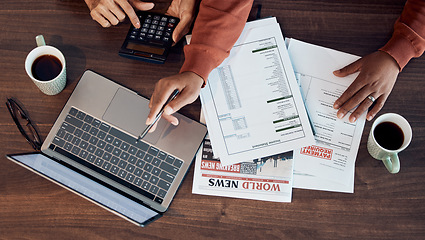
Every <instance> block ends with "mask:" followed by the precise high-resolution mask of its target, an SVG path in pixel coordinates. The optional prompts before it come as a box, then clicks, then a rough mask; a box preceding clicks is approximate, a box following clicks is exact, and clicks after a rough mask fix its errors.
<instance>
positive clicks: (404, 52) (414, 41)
mask: <svg viewBox="0 0 425 240" xmlns="http://www.w3.org/2000/svg"><path fill="white" fill-rule="evenodd" d="M379 50H381V51H384V52H386V53H388V54H390V55H391V56H392V57H393V58H394V59H395V60H396V61H397V63H398V65H399V67H400V71H401V70H402V69H403V68H404V67H405V66H406V64H407V63H408V62H409V61H410V59H412V58H414V57H419V56H421V55H422V54H423V52H424V50H425V1H424V0H408V1H407V2H406V5H405V6H404V9H403V12H402V14H401V16H400V17H399V18H398V19H397V21H396V23H395V24H394V33H393V36H392V37H391V39H390V40H389V41H388V43H387V44H386V45H385V46H384V47H382V48H381V49H379Z"/></svg>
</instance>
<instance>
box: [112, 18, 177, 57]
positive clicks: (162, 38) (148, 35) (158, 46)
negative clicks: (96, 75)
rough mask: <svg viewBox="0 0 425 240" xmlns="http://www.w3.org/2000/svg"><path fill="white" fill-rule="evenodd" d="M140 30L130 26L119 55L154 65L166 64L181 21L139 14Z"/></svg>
mask: <svg viewBox="0 0 425 240" xmlns="http://www.w3.org/2000/svg"><path fill="white" fill-rule="evenodd" d="M137 16H138V17H139V19H140V24H141V26H140V28H138V29H137V28H135V27H134V26H133V25H131V26H130V30H129V31H128V33H127V37H126V38H125V41H124V43H123V44H122V46H121V49H120V51H119V55H120V56H123V57H128V58H132V59H137V60H142V61H146V62H152V63H164V62H165V59H166V58H167V55H168V52H169V50H170V48H171V45H172V44H173V38H172V35H173V31H174V29H175V28H176V26H177V24H178V23H179V21H180V20H179V19H178V18H176V17H172V16H167V15H163V14H157V13H151V12H142V11H140V12H137Z"/></svg>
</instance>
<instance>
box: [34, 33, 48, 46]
mask: <svg viewBox="0 0 425 240" xmlns="http://www.w3.org/2000/svg"><path fill="white" fill-rule="evenodd" d="M35 42H36V43H37V47H40V46H46V41H44V37H43V35H38V36H37V37H35Z"/></svg>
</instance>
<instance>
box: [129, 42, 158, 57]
mask: <svg viewBox="0 0 425 240" xmlns="http://www.w3.org/2000/svg"><path fill="white" fill-rule="evenodd" d="M127 49H131V50H135V51H140V52H147V53H153V54H157V55H162V54H163V53H164V51H165V49H164V48H157V47H154V46H151V45H146V44H140V43H134V42H128V43H127Z"/></svg>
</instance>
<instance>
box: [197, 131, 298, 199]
mask: <svg viewBox="0 0 425 240" xmlns="http://www.w3.org/2000/svg"><path fill="white" fill-rule="evenodd" d="M293 165H294V164H293V157H292V151H290V152H286V153H281V154H277V155H274V156H270V157H264V158H260V159H253V160H252V161H245V162H241V163H238V164H233V165H227V166H223V165H221V163H220V159H218V158H215V157H214V154H213V151H212V147H211V143H210V140H209V138H208V137H207V138H206V139H205V141H204V144H203V146H202V147H201V150H200V151H199V152H198V154H197V156H196V162H195V173H194V178H193V188H192V193H194V194H202V195H211V196H222V197H234V198H246V199H254V200H263V201H273V202H291V197H292V173H293Z"/></svg>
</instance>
